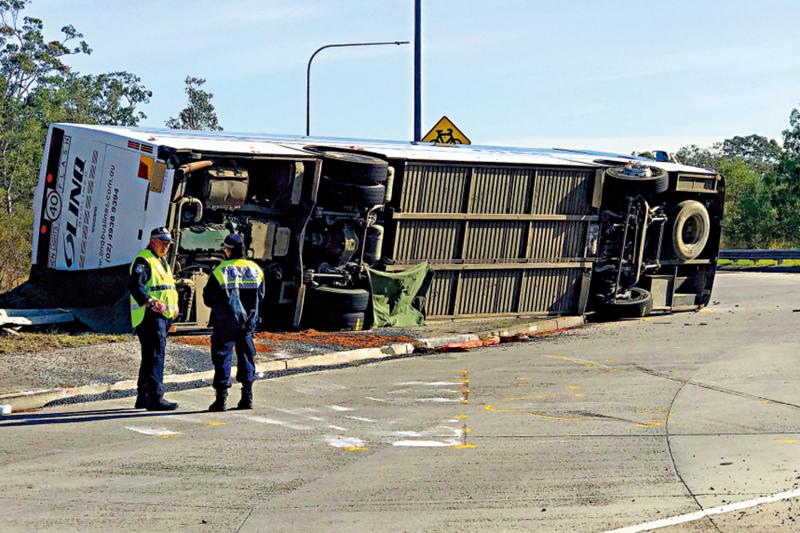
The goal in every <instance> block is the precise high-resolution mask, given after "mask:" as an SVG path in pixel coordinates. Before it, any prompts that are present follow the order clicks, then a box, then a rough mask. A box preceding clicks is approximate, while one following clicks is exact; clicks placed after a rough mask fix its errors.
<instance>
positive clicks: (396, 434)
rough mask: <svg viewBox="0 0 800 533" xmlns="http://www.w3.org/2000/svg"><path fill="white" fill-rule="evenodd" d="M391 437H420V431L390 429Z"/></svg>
mask: <svg viewBox="0 0 800 533" xmlns="http://www.w3.org/2000/svg"><path fill="white" fill-rule="evenodd" d="M390 435H391V436H392V437H405V438H407V439H408V438H413V437H421V436H422V433H419V432H417V431H392V432H391V433H390Z"/></svg>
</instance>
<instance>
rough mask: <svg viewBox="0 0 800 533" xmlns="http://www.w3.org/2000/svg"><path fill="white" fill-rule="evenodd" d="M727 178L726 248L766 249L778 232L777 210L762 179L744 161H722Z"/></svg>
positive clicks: (723, 172)
mask: <svg viewBox="0 0 800 533" xmlns="http://www.w3.org/2000/svg"><path fill="white" fill-rule="evenodd" d="M719 171H720V174H722V175H723V176H725V180H726V186H725V217H724V218H723V221H722V233H723V237H724V239H725V244H726V245H727V246H731V247H741V248H767V247H769V246H770V244H772V242H773V241H774V240H775V237H776V230H777V229H778V210H777V209H776V208H775V206H774V205H773V203H772V198H771V195H770V190H769V189H768V188H767V186H766V184H765V182H764V179H763V177H762V176H761V175H759V174H758V172H756V171H755V170H753V169H752V168H751V167H750V166H748V164H747V163H746V162H745V160H744V159H742V158H741V157H738V156H736V157H734V158H732V159H727V158H723V159H722V160H721V161H720V167H719Z"/></svg>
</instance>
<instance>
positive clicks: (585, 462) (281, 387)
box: [0, 273, 800, 532]
mask: <svg viewBox="0 0 800 533" xmlns="http://www.w3.org/2000/svg"><path fill="white" fill-rule="evenodd" d="M714 301H715V302H718V303H715V305H714V306H713V307H711V308H709V309H706V310H704V311H702V312H699V313H692V314H685V313H684V314H678V315H673V316H655V317H650V318H647V319H645V320H642V321H627V322H620V323H609V324H596V325H592V326H589V327H586V328H583V329H581V330H578V331H575V332H571V333H567V334H562V335H558V336H553V337H549V338H545V339H540V340H536V341H533V342H530V343H526V344H510V345H504V346H501V347H497V348H493V349H486V350H480V351H474V352H470V353H459V354H440V355H432V356H426V357H422V358H412V359H404V360H396V361H390V362H385V363H380V364H374V365H365V366H360V367H354V368H348V369H342V370H336V371H329V372H320V373H313V374H304V375H295V376H290V377H284V378H280V379H275V380H270V381H266V382H259V383H258V384H257V386H256V388H255V397H256V403H257V406H256V409H255V410H254V411H244V412H243V411H229V412H226V413H221V414H211V413H206V412H203V410H204V409H205V408H206V407H207V406H208V404H209V403H210V402H211V401H212V399H213V396H212V392H211V391H210V390H208V389H204V390H190V391H185V392H181V393H176V394H173V395H172V399H174V400H177V401H179V402H180V404H181V410H180V411H179V412H178V413H176V414H166V415H164V414H157V413H156V414H153V413H144V412H142V411H134V410H132V409H130V404H131V401H132V400H131V399H124V400H110V401H104V402H95V403H87V404H80V405H69V406H62V407H59V408H53V409H46V410H43V411H39V412H36V413H31V414H25V413H22V414H18V415H11V416H6V417H2V418H0V508H2V509H3V513H2V516H0V530H2V531H5V530H59V531H64V530H82V531H87V530H97V531H107V530H134V529H139V530H147V531H176V530H192V531H206V530H207V531H515V530H516V531H606V530H611V529H615V528H623V527H630V526H638V525H641V524H648V523H651V522H654V521H662V522H659V523H658V524H654V525H663V524H667V527H666V528H665V529H663V530H662V531H671V532H674V531H681V532H683V531H797V530H800V526H799V525H798V524H797V522H796V521H800V512H799V511H798V503H800V502H798V499H797V495H798V494H800V490H798V486H799V485H798V484H799V482H800V473H799V472H798V470H799V469H800V390H799V389H798V385H797V384H798V382H800V379H799V378H800V369H799V368H798V365H797V363H796V359H797V355H798V349H797V346H798V345H799V344H800V329H798V327H797V325H798V322H799V321H800V313H794V312H793V309H794V308H795V307H800V275H798V274H752V273H731V274H722V275H720V276H719V277H718V281H717V287H716V289H715V293H714ZM237 399H238V391H235V392H234V393H233V401H234V403H235V401H236V400H237ZM772 495H775V496H773V497H772V499H771V500H764V501H760V500H758V498H762V497H765V496H772ZM731 504H738V506H736V505H733V506H732V505H731ZM701 510H710V511H707V512H708V513H709V514H710V516H703V514H702V513H699V512H698V511H701ZM651 525H652V524H651ZM641 527H642V528H647V527H650V526H641ZM635 530H644V529H637V528H636V527H633V528H632V529H630V531H635Z"/></svg>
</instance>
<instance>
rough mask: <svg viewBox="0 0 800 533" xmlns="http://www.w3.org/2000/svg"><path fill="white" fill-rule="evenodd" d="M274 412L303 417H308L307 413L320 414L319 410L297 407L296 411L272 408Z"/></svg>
mask: <svg viewBox="0 0 800 533" xmlns="http://www.w3.org/2000/svg"><path fill="white" fill-rule="evenodd" d="M271 409H272V410H273V411H278V412H279V413H286V414H287V415H301V416H306V415H305V414H306V413H319V409H315V408H313V407H296V408H294V409H286V408H284V407H272V408H271Z"/></svg>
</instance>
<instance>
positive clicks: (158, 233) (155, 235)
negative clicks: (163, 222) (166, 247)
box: [150, 227, 172, 242]
mask: <svg viewBox="0 0 800 533" xmlns="http://www.w3.org/2000/svg"><path fill="white" fill-rule="evenodd" d="M150 238H151V239H158V240H159V241H166V242H172V235H170V233H169V230H168V229H167V228H164V227H161V228H156V229H154V230H153V231H151V232H150Z"/></svg>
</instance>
